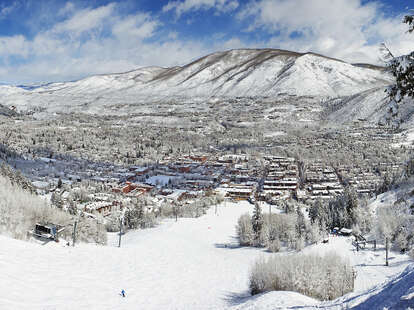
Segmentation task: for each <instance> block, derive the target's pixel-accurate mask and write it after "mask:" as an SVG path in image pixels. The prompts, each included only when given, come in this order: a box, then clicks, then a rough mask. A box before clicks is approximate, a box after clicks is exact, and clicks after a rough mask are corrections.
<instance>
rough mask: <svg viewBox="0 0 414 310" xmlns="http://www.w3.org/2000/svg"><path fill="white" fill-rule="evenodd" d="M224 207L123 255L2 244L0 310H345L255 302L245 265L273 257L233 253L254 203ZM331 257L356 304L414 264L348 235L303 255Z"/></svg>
mask: <svg viewBox="0 0 414 310" xmlns="http://www.w3.org/2000/svg"><path fill="white" fill-rule="evenodd" d="M226 204H227V205H226V206H224V205H222V206H220V207H219V208H218V214H217V215H216V214H215V210H214V209H215V208H211V210H209V211H208V214H207V215H205V216H203V217H201V218H198V219H179V220H178V222H175V221H174V220H168V221H165V222H163V223H162V224H161V225H159V226H158V227H156V228H153V229H148V230H139V231H132V232H129V233H127V234H126V235H124V236H123V237H122V245H121V248H118V247H117V245H118V236H117V235H116V234H110V235H109V244H108V246H106V247H103V246H94V245H87V244H80V245H77V246H76V247H74V248H73V247H68V246H65V245H64V243H63V242H60V243H54V242H49V243H47V244H44V245H42V244H39V243H33V242H32V243H28V242H23V241H18V240H13V239H9V238H6V237H3V236H0V245H1V246H0V275H1V278H0V309H2V310H3V309H6V310H7V309H275V308H277V307H280V308H286V307H301V306H310V307H312V306H314V305H315V306H322V307H329V308H330V307H336V306H338V305H339V304H338V303H335V302H330V303H323V304H320V303H319V302H317V301H315V300H313V299H311V298H308V297H306V296H302V295H300V294H297V293H293V292H270V293H267V294H262V295H259V296H254V297H249V293H248V272H249V267H250V266H251V264H252V263H253V261H255V260H256V259H257V258H258V257H260V256H269V255H272V254H270V253H266V252H265V251H264V250H262V249H253V248H240V247H238V246H237V240H236V239H235V224H236V222H237V219H238V217H239V216H240V215H241V214H243V213H245V212H251V211H252V205H250V204H248V203H246V202H243V203H239V204H235V203H229V202H227V203H226ZM264 211H267V210H264ZM330 250H334V251H336V252H338V253H340V254H341V255H344V256H347V257H349V258H350V260H351V262H352V263H353V264H354V265H355V268H356V271H357V279H356V291H355V292H354V293H352V294H351V295H348V296H346V298H345V297H343V299H342V301H343V302H352V304H355V303H356V304H359V302H358V301H361V302H362V301H363V300H364V299H367V298H368V297H372V294H374V292H376V291H375V290H372V288H373V287H374V286H375V285H379V284H381V283H382V282H384V281H386V280H388V279H389V278H390V277H392V276H394V275H396V274H398V273H399V272H401V271H403V270H404V268H405V267H406V266H407V265H408V264H409V260H408V257H407V256H405V255H399V254H395V253H392V254H391V258H390V266H389V267H385V266H383V265H384V259H385V254H384V250H383V248H382V247H381V246H380V247H379V249H378V250H377V251H375V252H374V251H369V250H365V251H360V252H355V251H354V250H353V249H352V245H351V242H350V239H349V238H342V237H331V238H330V241H329V243H328V244H318V245H314V246H311V247H308V248H306V249H305V252H317V253H323V252H327V251H330ZM276 255H280V254H276ZM282 255H286V254H282ZM287 255H290V254H287ZM121 289H125V291H126V298H122V297H121V296H120V291H121ZM367 290H368V291H367ZM353 296H355V298H354V297H353ZM361 296H362V297H361ZM338 307H339V306H338ZM366 309H368V308H366ZM372 309H374V308H372Z"/></svg>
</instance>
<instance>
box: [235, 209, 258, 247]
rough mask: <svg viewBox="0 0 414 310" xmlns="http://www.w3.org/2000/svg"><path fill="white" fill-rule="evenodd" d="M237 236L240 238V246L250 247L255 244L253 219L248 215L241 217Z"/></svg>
mask: <svg viewBox="0 0 414 310" xmlns="http://www.w3.org/2000/svg"><path fill="white" fill-rule="evenodd" d="M236 230H237V236H238V238H239V242H240V245H242V246H250V245H253V242H254V232H253V225H252V220H251V217H250V215H249V214H248V213H246V214H243V215H242V216H240V218H239V220H238V222H237V226H236Z"/></svg>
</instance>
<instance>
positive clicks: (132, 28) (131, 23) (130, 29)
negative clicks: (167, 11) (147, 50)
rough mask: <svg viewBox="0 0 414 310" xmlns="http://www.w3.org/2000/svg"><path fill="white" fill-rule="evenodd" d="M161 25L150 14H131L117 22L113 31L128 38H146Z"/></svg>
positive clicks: (116, 34) (118, 35)
mask: <svg viewBox="0 0 414 310" xmlns="http://www.w3.org/2000/svg"><path fill="white" fill-rule="evenodd" d="M159 25H160V23H159V22H158V21H156V20H154V19H152V18H151V16H150V15H149V14H137V15H131V16H128V17H126V18H123V19H122V20H121V21H119V22H117V23H115V25H114V26H113V28H112V33H113V34H114V35H115V36H117V37H119V38H121V37H122V38H125V39H126V40H134V39H145V38H149V37H151V36H152V35H153V34H154V31H155V30H156V28H157V27H158V26H159Z"/></svg>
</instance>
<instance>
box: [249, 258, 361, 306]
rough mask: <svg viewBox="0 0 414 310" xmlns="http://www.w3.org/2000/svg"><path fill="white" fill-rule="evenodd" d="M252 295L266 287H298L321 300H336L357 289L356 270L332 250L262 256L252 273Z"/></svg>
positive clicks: (296, 290)
mask: <svg viewBox="0 0 414 310" xmlns="http://www.w3.org/2000/svg"><path fill="white" fill-rule="evenodd" d="M249 286H250V292H251V294H252V295H255V294H259V293H262V292H267V291H295V292H298V293H301V294H304V295H307V296H309V297H312V298H316V299H320V300H333V299H335V298H338V297H340V296H342V295H344V294H347V293H349V292H352V291H353V289H354V271H353V269H352V267H351V266H350V264H349V262H348V261H345V260H343V259H342V258H341V257H340V256H338V255H336V254H334V253H329V254H327V255H325V256H323V257H320V256H317V255H303V254H302V255H300V254H297V255H286V256H273V257H271V258H269V259H268V260H264V259H263V258H262V259H259V260H258V261H257V262H256V263H255V264H254V265H253V267H252V269H251V271H250V277H249Z"/></svg>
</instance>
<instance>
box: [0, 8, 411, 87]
mask: <svg viewBox="0 0 414 310" xmlns="http://www.w3.org/2000/svg"><path fill="white" fill-rule="evenodd" d="M411 8H414V1H413V0H162V1H161V0H160V1H157V0H136V1H134V0H131V1H128V0H122V1H115V0H113V1H104V0H93V1H86V0H82V1H81V0H79V1H78V0H74V1H58V0H15V1H13V0H8V1H5V0H0V83H9V84H23V83H25V84H27V83H39V82H49V81H68V80H74V79H79V78H82V77H85V76H89V75H92V74H97V73H110V72H123V71H128V70H132V69H134V68H137V67H141V66H149V65H157V66H173V65H182V64H185V63H188V62H190V61H191V60H194V59H196V58H198V57H200V56H203V55H205V54H207V53H211V52H215V51H221V50H227V49H232V48H243V47H249V48H253V47H259V48H260V47H272V48H281V49H288V50H294V51H299V52H307V51H312V52H317V53H321V54H324V55H327V56H331V57H336V58H340V59H343V60H346V61H349V62H368V63H378V58H379V52H378V46H379V44H380V43H381V42H385V43H386V44H387V45H388V46H389V48H390V49H391V50H392V51H393V52H394V53H395V54H403V53H407V52H409V51H412V50H414V34H412V35H409V34H407V33H406V30H407V26H406V25H405V24H402V16H403V15H404V14H405V13H407V12H409V9H411Z"/></svg>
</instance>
